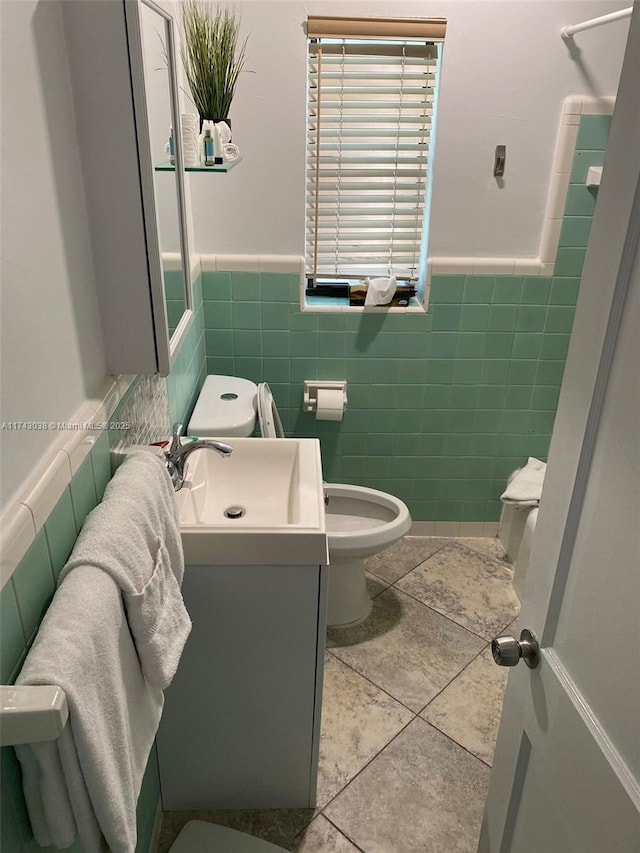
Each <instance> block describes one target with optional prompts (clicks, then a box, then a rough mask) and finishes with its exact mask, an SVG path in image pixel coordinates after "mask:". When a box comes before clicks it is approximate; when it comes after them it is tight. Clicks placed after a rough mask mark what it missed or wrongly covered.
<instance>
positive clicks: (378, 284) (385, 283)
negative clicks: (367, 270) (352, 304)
mask: <svg viewBox="0 0 640 853" xmlns="http://www.w3.org/2000/svg"><path fill="white" fill-rule="evenodd" d="M365 284H366V285H367V295H366V297H365V300H364V304H365V305H388V304H389V302H391V300H392V299H393V294H394V293H395V292H396V277H395V276H394V275H392V276H391V277H390V278H367V279H365Z"/></svg>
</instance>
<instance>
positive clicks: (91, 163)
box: [61, 0, 193, 376]
mask: <svg viewBox="0 0 640 853" xmlns="http://www.w3.org/2000/svg"><path fill="white" fill-rule="evenodd" d="M61 5H62V9H63V18H64V23H65V36H66V39H67V48H68V56H69V68H70V73H71V82H72V89H73V99H74V107H75V119H76V131H77V135H78V142H79V148H80V157H81V163H82V172H83V180H84V185H85V193H86V200H87V216H88V220H89V227H90V231H91V243H92V253H93V260H94V273H95V277H96V283H97V289H98V300H99V306H100V317H101V324H102V333H103V343H104V349H105V358H106V369H107V372H109V373H146V374H149V373H160V374H161V375H165V376H166V375H167V374H168V373H169V371H170V366H171V357H172V351H173V353H175V352H176V349H177V347H178V346H179V343H180V341H181V340H182V339H183V337H184V335H185V334H186V331H187V329H188V327H189V325H190V323H191V321H192V318H193V313H192V311H191V282H190V273H189V260H188V259H189V249H188V234H187V228H186V216H185V203H184V176H183V170H182V152H181V149H180V140H179V138H178V134H176V133H175V129H176V128H177V127H179V105H178V86H177V79H176V60H177V47H176V39H175V34H174V24H173V19H172V16H171V13H170V9H171V7H168V9H169V11H168V10H167V8H164V7H163V6H162V5H161V4H159V3H156V2H154V1H153V0H123V1H122V2H115V0H66V2H63V3H62V4H61ZM170 127H172V128H173V130H174V134H173V136H174V157H175V166H176V168H175V171H171V172H168V173H156V171H155V168H154V160H155V162H156V163H158V162H160V163H162V162H163V161H165V160H166V156H167V155H166V153H165V150H164V146H165V145H166V144H167V143H168V142H169V128H170ZM158 158H159V159H158ZM170 333H171V344H170V342H169V336H170Z"/></svg>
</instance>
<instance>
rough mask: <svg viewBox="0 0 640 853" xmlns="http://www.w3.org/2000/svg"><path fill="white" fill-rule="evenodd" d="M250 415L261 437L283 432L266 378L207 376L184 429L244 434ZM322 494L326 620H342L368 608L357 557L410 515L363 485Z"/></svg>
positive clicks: (403, 529)
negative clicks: (255, 380) (326, 568)
mask: <svg viewBox="0 0 640 853" xmlns="http://www.w3.org/2000/svg"><path fill="white" fill-rule="evenodd" d="M256 415H257V418H258V422H259V426H260V435H261V436H262V437H264V438H284V429H283V427H282V422H281V420H280V416H279V414H278V409H277V407H276V405H275V402H274V400H273V396H272V394H271V391H270V389H269V386H268V385H267V383H266V382H262V383H261V384H260V385H258V386H256V385H255V384H254V383H253V382H249V381H248V380H247V379H239V378H236V377H233V376H217V375H212V376H207V378H206V379H205V382H204V385H203V386H202V390H201V392H200V396H199V397H198V400H197V402H196V405H195V408H194V410H193V414H192V416H191V420H190V421H189V426H188V432H189V434H190V435H195V436H198V437H199V438H206V437H212V436H223V437H233V436H234V435H237V436H250V435H252V434H253V431H254V428H255V421H256ZM325 497H326V498H327V510H326V521H327V536H328V543H329V564H330V565H329V584H328V586H329V590H328V599H329V603H328V613H327V623H328V625H329V626H331V627H338V626H348V625H353V624H356V623H358V622H360V621H362V620H363V619H365V618H366V617H367V616H368V615H369V613H370V611H371V600H370V598H369V596H368V594H367V590H366V583H365V571H364V563H363V562H362V561H363V559H364V558H365V557H370V556H373V554H377V553H378V552H379V551H382V550H383V549H384V548H388V547H389V546H390V545H392V544H393V543H394V542H396V541H397V540H398V539H400V538H401V537H402V536H404V535H405V533H408V531H409V529H410V527H411V516H410V514H409V510H408V508H407V506H406V505H405V504H404V503H403V502H402V501H401V500H399V498H396V497H394V496H393V495H388V494H386V493H385V492H379V491H377V490H376V489H367V488H364V487H363V486H350V485H342V484H339V483H325Z"/></svg>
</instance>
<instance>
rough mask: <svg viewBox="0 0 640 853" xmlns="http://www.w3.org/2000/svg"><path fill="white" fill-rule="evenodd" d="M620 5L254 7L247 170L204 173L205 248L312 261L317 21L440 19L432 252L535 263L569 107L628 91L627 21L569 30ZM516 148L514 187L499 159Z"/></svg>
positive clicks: (244, 83) (572, 1) (238, 135)
mask: <svg viewBox="0 0 640 853" xmlns="http://www.w3.org/2000/svg"><path fill="white" fill-rule="evenodd" d="M624 5H629V4H628V3H627V4H625V3H624V2H620V0H612V1H611V2H609V0H585V2H582V0H465V2H462V0H421V2H416V0H395V2H393V0H386V2H377V0H316V2H302V0H243V1H242V2H236V3H234V4H233V6H234V8H236V9H238V10H239V11H241V14H242V29H243V32H244V33H245V34H247V33H248V34H249V45H248V55H249V61H248V63H247V68H248V69H250V70H251V71H252V72H255V73H245V74H243V75H242V78H241V81H240V83H239V87H238V90H237V93H236V98H235V101H234V104H233V107H232V112H231V118H232V124H233V136H234V142H236V143H237V144H238V145H239V146H240V149H241V152H242V155H243V158H244V159H243V162H242V163H240V164H239V165H238V166H237V167H236V168H235V169H234V170H233V171H232V172H231V173H229V174H228V175H192V176H191V177H190V178H189V180H190V183H191V194H192V201H193V214H194V223H195V249H196V251H198V252H201V253H212V254H218V253H229V254H261V253H262V254H303V252H304V223H303V212H304V162H305V97H306V37H305V31H304V24H305V21H306V17H307V14H337V15H350V14H353V15H360V16H363V17H366V16H371V15H383V16H384V15H387V16H389V15H397V16H414V15H415V16H440V17H442V16H443V17H446V18H447V20H448V26H447V37H446V43H445V49H444V61H443V70H442V90H441V102H440V117H439V123H438V138H437V154H436V163H435V170H434V192H433V206H432V224H431V240H430V250H429V254H430V255H431V256H436V257H437V256H447V257H460V256H462V257H465V256H479V257H501V256H509V257H523V258H526V257H534V256H536V255H537V252H538V245H539V241H540V232H541V227H542V218H543V213H544V208H545V203H546V198H547V190H548V182H549V177H550V171H551V160H552V155H553V149H554V145H555V139H556V134H557V130H558V125H559V120H560V113H561V106H562V101H563V99H564V98H565V97H566V96H567V95H570V94H586V95H613V94H615V92H616V89H617V85H618V78H619V74H620V68H621V65H622V57H623V51H624V45H625V42H626V36H627V32H628V20H626V21H621V22H617V23H614V24H610V25H608V26H605V27H602V28H599V29H596V30H591V31H588V32H584V33H581V34H579V35H577V36H576V37H575V45H576V47H577V48H578V49H579V52H578V53H577V55H576V56H574V57H572V56H571V54H570V52H569V50H568V48H567V46H566V45H565V43H564V42H563V40H562V39H561V38H560V28H561V27H562V26H563V25H564V24H569V23H577V22H579V21H582V20H585V19H588V18H592V17H595V16H598V15H601V14H605V13H608V12H611V11H614V10H616V9H620V8H622V7H623V6H624ZM497 144H506V146H507V172H506V179H505V181H504V186H503V187H502V188H500V187H498V186H497V184H496V182H495V180H494V178H493V177H492V167H493V152H494V149H495V146H496V145H497Z"/></svg>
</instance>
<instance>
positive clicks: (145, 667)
mask: <svg viewBox="0 0 640 853" xmlns="http://www.w3.org/2000/svg"><path fill="white" fill-rule="evenodd" d="M80 566H95V567H96V568H99V569H102V570H103V571H105V572H107V573H108V574H109V575H110V576H111V577H112V578H113V580H114V581H115V582H116V583H117V584H118V586H119V587H120V589H121V590H122V595H123V598H124V604H125V608H126V613H127V619H128V621H129V627H130V629H131V634H132V636H133V640H134V643H135V645H136V649H137V651H138V656H139V658H140V664H141V666H142V671H143V672H144V675H145V677H146V679H147V681H148V682H149V684H151V685H152V686H153V687H159V688H160V689H161V690H164V689H165V688H166V687H168V686H169V684H170V683H171V680H172V679H173V676H174V675H175V672H176V669H177V666H178V662H179V660H180V655H181V654H182V649H183V648H184V644H185V642H186V640H187V637H188V636H189V632H190V631H191V620H190V619H189V614H188V613H187V610H186V608H185V606H184V601H183V600H182V595H181V593H180V584H181V583H182V578H183V575H184V556H183V551H182V541H181V538H180V530H179V526H178V519H177V509H176V504H175V498H174V490H173V486H172V484H171V479H170V477H169V474H168V473H167V471H166V468H165V465H164V463H163V462H162V460H161V459H159V458H158V457H157V456H155V455H154V454H152V453H145V452H138V453H133V454H130V455H128V456H127V457H126V458H125V460H124V461H123V462H122V464H121V465H120V467H119V468H118V470H117V471H116V473H115V474H114V476H113V478H112V479H111V482H110V483H109V485H108V486H107V488H106V491H105V493H104V499H103V501H102V503H101V504H99V505H98V506H97V507H96V508H95V509H94V510H93V512H92V513H90V514H89V515H88V516H87V519H86V521H85V523H84V526H83V528H82V531H81V533H80V536H79V537H78V540H77V542H76V545H75V547H74V549H73V553H72V554H71V558H70V559H69V562H68V563H67V564H66V566H65V567H64V568H63V570H62V572H61V574H60V579H61V580H62V579H64V578H65V577H66V576H67V575H68V574H69V573H70V572H71V571H73V570H75V569H77V568H78V567H80Z"/></svg>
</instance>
